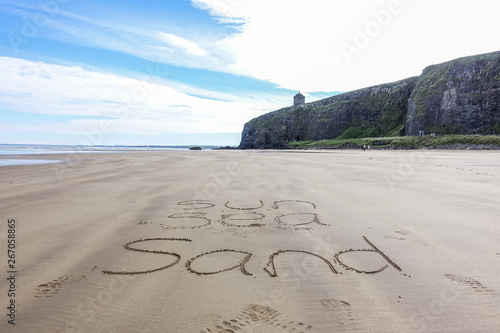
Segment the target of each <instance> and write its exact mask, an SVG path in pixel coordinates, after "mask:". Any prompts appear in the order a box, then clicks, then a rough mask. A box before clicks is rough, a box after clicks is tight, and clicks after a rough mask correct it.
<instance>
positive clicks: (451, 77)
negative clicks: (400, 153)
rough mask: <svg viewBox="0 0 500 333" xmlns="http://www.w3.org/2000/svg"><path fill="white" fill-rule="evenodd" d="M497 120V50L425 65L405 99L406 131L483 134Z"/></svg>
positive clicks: (499, 76) (499, 65) (499, 88)
mask: <svg viewBox="0 0 500 333" xmlns="http://www.w3.org/2000/svg"><path fill="white" fill-rule="evenodd" d="M496 123H500V52H494V53H488V54H483V55H479V56H474V57H467V58H460V59H456V60H453V61H450V62H446V63H443V64H439V65H434V66H429V67H427V68H426V69H425V70H424V71H423V73H422V75H421V76H420V78H419V79H418V82H417V85H416V87H415V90H414V91H413V92H412V94H411V96H410V100H409V102H408V118H407V121H406V133H405V134H406V135H418V134H419V132H420V131H424V133H428V134H429V133H437V134H484V133H488V130H489V129H490V128H492V127H494V125H495V124H496Z"/></svg>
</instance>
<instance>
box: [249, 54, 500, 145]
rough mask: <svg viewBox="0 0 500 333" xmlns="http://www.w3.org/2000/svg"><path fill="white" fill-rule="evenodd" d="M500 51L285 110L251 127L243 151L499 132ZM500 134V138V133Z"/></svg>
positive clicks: (442, 65) (256, 119)
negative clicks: (353, 140)
mask: <svg viewBox="0 0 500 333" xmlns="http://www.w3.org/2000/svg"><path fill="white" fill-rule="evenodd" d="M497 123H500V52H494V53H489V54H485V55H480V56H474V57H467V58H460V59H457V60H454V61H450V62H447V63H444V64H440V65H434V66H430V67H427V68H426V69H425V70H424V71H423V73H422V75H421V76H420V77H413V78H408V79H405V80H401V81H398V82H394V83H389V84H382V85H378V86H374V87H370V88H365V89H360V90H356V91H352V92H348V93H344V94H341V95H336V96H333V97H329V98H326V99H323V100H320V101H317V102H312V103H307V104H305V105H304V106H292V107H286V108H283V109H280V110H277V111H274V112H271V113H268V114H265V115H262V116H260V117H257V118H254V119H252V120H250V121H249V122H247V123H246V124H245V126H244V128H243V133H242V138H241V143H240V148H242V149H267V148H285V147H286V146H287V144H288V143H289V142H292V141H309V140H327V139H334V138H345V139H349V138H356V137H379V136H398V135H418V134H419V133H420V132H419V131H424V132H425V133H427V134H429V133H437V134H448V133H449V134H452V133H456V134H478V133H479V134H482V133H488V134H491V131H493V130H495V131H496V130H498V129H499V128H500V125H498V124H497ZM498 134H500V133H498Z"/></svg>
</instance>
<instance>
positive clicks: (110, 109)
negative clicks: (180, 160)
mask: <svg viewBox="0 0 500 333" xmlns="http://www.w3.org/2000/svg"><path fill="white" fill-rule="evenodd" d="M0 72H1V73H2V75H3V80H4V82H8V84H4V85H2V87H1V88H0V108H3V109H5V110H10V111H17V112H26V113H38V114H46V115H52V116H69V119H70V120H64V119H68V118H67V117H65V118H61V119H62V120H61V121H54V122H37V123H34V122H32V121H30V122H29V124H28V123H27V124H19V123H18V124H17V125H15V124H10V125H9V130H14V129H15V128H19V129H24V130H26V129H27V128H30V129H32V130H33V129H34V128H33V126H34V125H33V124H36V128H37V130H38V131H43V130H45V131H48V132H52V133H61V134H68V133H75V134H78V133H84V132H88V131H92V130H96V129H99V128H100V127H103V126H105V127H107V126H108V125H109V126H112V128H113V131H112V133H114V134H145V135H159V134H177V133H237V132H240V131H241V129H242V126H243V124H244V123H245V122H246V121H248V120H249V119H251V118H253V117H256V116H258V115H260V114H262V113H265V112H266V111H270V110H273V109H275V108H276V107H277V105H276V104H273V103H271V102H270V101H266V102H262V101H255V98H254V99H253V100H252V99H251V97H250V96H248V97H243V98H241V97H238V96H233V95H230V94H222V95H223V96H224V97H226V98H229V101H218V100H213V99H209V98H200V97H194V96H191V95H188V94H187V93H184V92H182V91H179V90H177V89H176V84H175V83H174V82H169V81H157V80H158V78H156V77H149V78H147V80H146V79H144V80H138V79H134V78H129V77H124V76H119V75H115V74H110V73H103V72H97V71H90V70H86V69H84V68H81V67H78V66H61V65H53V64H47V63H43V62H33V61H28V60H23V59H17V58H9V57H0ZM166 84H170V85H172V86H168V85H166ZM182 89H184V90H187V91H190V92H197V93H198V94H199V95H205V96H208V97H210V94H211V92H210V91H206V90H197V89H196V88H195V87H182ZM213 95H214V96H216V97H217V96H218V97H221V94H220V93H213ZM257 100H258V99H257ZM264 100H265V99H264ZM16 126H17V127H16Z"/></svg>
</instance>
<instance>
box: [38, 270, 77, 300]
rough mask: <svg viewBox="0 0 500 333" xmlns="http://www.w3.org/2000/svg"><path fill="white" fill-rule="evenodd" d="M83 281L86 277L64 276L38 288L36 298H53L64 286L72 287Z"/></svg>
mask: <svg viewBox="0 0 500 333" xmlns="http://www.w3.org/2000/svg"><path fill="white" fill-rule="evenodd" d="M83 279H85V275H76V276H75V275H72V274H69V275H62V276H60V277H58V278H57V279H55V280H52V281H49V282H47V283H42V284H41V285H39V286H38V287H37V288H36V293H35V297H52V296H53V295H55V294H57V293H58V292H59V291H60V290H61V288H63V287H64V286H66V285H71V284H73V283H76V282H78V281H80V280H83Z"/></svg>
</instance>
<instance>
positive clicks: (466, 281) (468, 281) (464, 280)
mask: <svg viewBox="0 0 500 333" xmlns="http://www.w3.org/2000/svg"><path fill="white" fill-rule="evenodd" d="M444 276H445V277H447V278H448V279H450V280H452V281H455V282H458V283H460V284H463V285H466V286H468V287H471V288H472V289H473V290H474V291H477V292H480V293H484V294H486V295H492V296H495V295H498V294H499V293H498V292H496V291H494V290H492V289H490V288H488V287H486V286H485V285H484V284H482V283H481V282H479V281H477V280H474V279H473V278H471V277H468V276H461V275H455V274H445V275H444Z"/></svg>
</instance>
